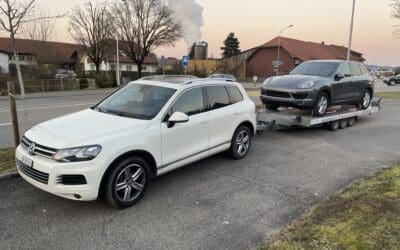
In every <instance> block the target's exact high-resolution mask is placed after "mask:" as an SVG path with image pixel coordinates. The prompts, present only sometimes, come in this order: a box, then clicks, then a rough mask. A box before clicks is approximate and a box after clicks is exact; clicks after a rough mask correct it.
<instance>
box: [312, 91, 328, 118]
mask: <svg viewBox="0 0 400 250" xmlns="http://www.w3.org/2000/svg"><path fill="white" fill-rule="evenodd" d="M328 108H329V96H328V94H327V93H325V92H322V93H319V94H318V96H317V98H315V104H314V109H313V116H324V115H325V113H326V111H327V110H328Z"/></svg>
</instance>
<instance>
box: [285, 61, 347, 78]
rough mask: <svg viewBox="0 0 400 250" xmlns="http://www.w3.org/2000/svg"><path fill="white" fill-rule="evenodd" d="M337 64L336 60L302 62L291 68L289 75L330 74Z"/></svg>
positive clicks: (325, 75)
mask: <svg viewBox="0 0 400 250" xmlns="http://www.w3.org/2000/svg"><path fill="white" fill-rule="evenodd" d="M338 66H339V63H336V62H304V63H302V64H300V65H299V66H297V67H296V68H295V69H294V70H292V71H291V72H290V73H289V74H290V75H310V76H324V77H327V76H331V75H332V74H333V73H334V72H335V71H336V69H337V67H338Z"/></svg>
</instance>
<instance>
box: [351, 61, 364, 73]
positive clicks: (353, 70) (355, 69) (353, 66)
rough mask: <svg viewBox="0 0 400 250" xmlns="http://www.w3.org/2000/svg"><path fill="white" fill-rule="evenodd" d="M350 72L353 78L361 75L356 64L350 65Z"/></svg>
mask: <svg viewBox="0 0 400 250" xmlns="http://www.w3.org/2000/svg"><path fill="white" fill-rule="evenodd" d="M350 71H351V74H352V75H353V76H360V75H362V73H361V69H360V67H359V66H358V64H357V63H350Z"/></svg>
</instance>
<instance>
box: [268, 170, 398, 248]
mask: <svg viewBox="0 0 400 250" xmlns="http://www.w3.org/2000/svg"><path fill="white" fill-rule="evenodd" d="M399 248H400V165H399V166H397V167H393V168H391V169H386V170H383V171H382V172H380V173H378V174H377V175H375V176H373V177H369V178H366V179H364V180H361V181H358V182H356V183H354V184H353V185H352V186H351V187H350V188H348V189H347V190H345V191H344V192H343V193H342V194H340V195H338V196H336V197H333V198H330V199H328V200H327V201H325V202H323V203H322V204H320V205H318V206H316V207H315V208H313V209H312V210H311V211H310V212H309V213H308V214H307V215H306V216H304V217H303V218H302V219H301V220H299V221H297V222H295V223H294V224H292V225H290V226H289V227H288V228H287V229H286V230H285V231H284V232H282V233H281V234H280V235H277V236H276V237H274V238H273V239H272V240H271V241H270V242H268V243H267V244H266V246H265V247H264V249H399Z"/></svg>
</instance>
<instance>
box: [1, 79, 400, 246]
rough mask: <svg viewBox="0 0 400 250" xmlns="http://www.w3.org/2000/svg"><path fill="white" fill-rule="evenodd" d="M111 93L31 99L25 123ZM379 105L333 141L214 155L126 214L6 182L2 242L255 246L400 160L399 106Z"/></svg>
mask: <svg viewBox="0 0 400 250" xmlns="http://www.w3.org/2000/svg"><path fill="white" fill-rule="evenodd" d="M378 87H379V88H381V90H380V91H386V89H387V90H394V89H397V88H398V87H395V88H390V89H388V88H387V87H386V86H383V85H382V86H378ZM109 92H110V91H109V90H106V91H104V90H102V91H94V92H87V93H85V95H82V94H81V93H78V92H77V93H75V92H69V93H53V94H48V95H46V97H45V98H43V97H41V96H40V95H32V96H30V99H29V100H28V104H29V108H30V109H29V110H28V113H29V115H28V118H29V122H30V123H32V124H36V123H38V122H40V121H43V120H47V119H49V118H52V117H56V116H59V115H62V114H66V113H70V112H73V111H77V110H80V109H83V108H86V107H88V106H90V105H92V104H94V103H96V102H97V101H98V100H99V99H101V98H102V97H103V96H105V95H107V93H109ZM253 98H254V100H257V97H253ZM382 104H383V109H382V111H381V112H379V113H377V114H375V115H373V116H371V117H363V118H361V119H360V120H359V122H358V123H357V124H356V126H355V127H352V128H347V129H345V130H340V131H338V132H336V133H333V132H329V131H326V130H325V129H323V128H312V129H292V130H289V131H275V132H266V133H264V134H263V135H261V136H257V137H256V138H255V141H254V144H253V148H252V151H251V152H250V154H249V157H248V158H246V159H244V160H242V161H232V160H229V159H227V158H225V157H224V156H223V155H217V156H215V157H212V158H210V159H207V160H203V161H200V162H198V163H195V164H192V165H190V166H188V167H185V168H182V169H180V170H177V171H175V172H172V173H170V174H167V175H165V176H161V177H160V178H157V179H155V180H154V181H153V183H152V185H151V186H150V188H149V190H148V193H147V194H146V196H145V197H144V199H143V200H142V201H141V202H140V203H139V204H138V205H136V206H134V207H133V208H130V209H127V210H122V211H120V210H114V209H111V208H109V207H107V206H105V205H104V204H103V203H102V202H100V201H97V202H74V201H69V200H65V199H62V198H58V197H55V196H53V195H50V194H47V193H45V192H42V191H40V190H38V189H36V188H34V187H32V186H31V185H29V184H27V183H26V182H24V181H23V180H22V179H20V178H14V179H10V180H6V181H2V182H1V183H0V212H1V214H0V221H1V224H0V230H1V231H2V234H0V241H1V242H2V246H3V247H5V248H11V247H12V248H19V247H21V248H41V247H43V246H44V245H45V246H46V247H48V248H56V247H57V248H85V249H87V248H90V249H92V248H111V247H113V248H115V247H118V248H132V246H134V247H135V248H146V249H148V248H153V249H161V248H162V249H165V248H168V249H176V248H186V249H187V248H206V249H207V248H211V249H216V248H218V249H221V248H224V249H225V248H229V249H232V248H251V247H257V246H258V245H259V244H261V243H262V242H263V241H264V240H265V239H266V238H268V237H269V236H270V235H271V234H273V233H276V232H278V231H279V230H281V229H282V228H283V227H284V225H285V224H286V223H288V222H290V221H292V220H293V219H294V218H297V217H298V216H299V215H301V214H302V213H304V212H305V211H306V209H308V208H309V207H310V206H311V205H313V204H315V203H317V202H319V201H321V200H323V199H324V198H325V197H327V196H329V195H332V194H335V193H337V192H338V191H339V190H340V189H342V188H343V187H345V186H346V185H347V184H349V183H351V182H352V181H353V180H354V179H357V178H361V177H363V176H365V175H368V174H369V173H373V172H375V171H377V170H379V169H380V168H382V167H383V166H388V165H389V164H391V163H392V162H393V161H396V160H398V158H399V152H400V146H399V143H398V142H399V141H400V132H399V129H398V127H399V123H400V116H399V115H398V114H399V106H400V101H398V100H383V102H382ZM7 108H8V101H7V99H0V112H2V113H0V114H1V116H0V124H3V125H2V126H0V147H6V146H10V145H12V144H11V143H12V141H11V138H12V137H11V133H10V131H11V130H10V127H9V125H6V124H7V123H9V121H10V119H9V117H8V115H9V114H8V112H7ZM20 119H23V113H22V112H20ZM22 126H24V124H22Z"/></svg>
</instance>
